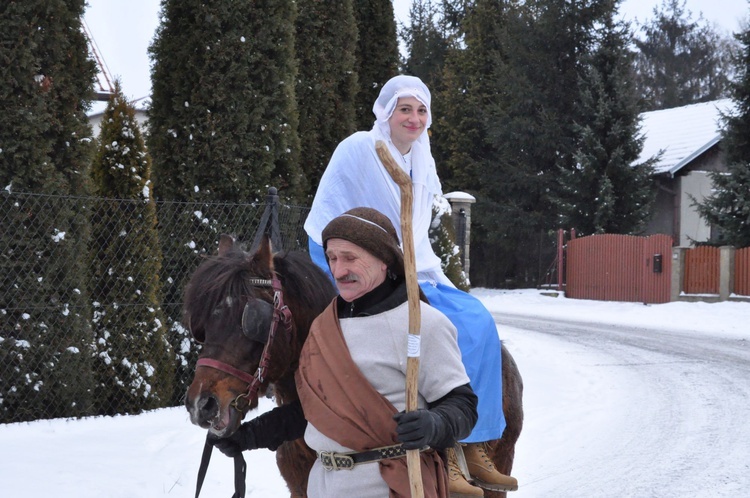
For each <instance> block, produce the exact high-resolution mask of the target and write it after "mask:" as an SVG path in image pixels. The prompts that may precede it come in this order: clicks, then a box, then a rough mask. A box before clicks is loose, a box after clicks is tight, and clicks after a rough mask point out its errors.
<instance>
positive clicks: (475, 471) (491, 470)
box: [464, 443, 518, 491]
mask: <svg viewBox="0 0 750 498" xmlns="http://www.w3.org/2000/svg"><path fill="white" fill-rule="evenodd" d="M464 455H465V456H466V465H467V467H468V468H469V474H471V478H472V479H473V480H474V482H475V483H476V485H477V486H480V487H482V488H484V489H489V490H491V491H515V490H517V489H518V481H517V480H516V478H515V477H511V476H506V475H505V474H501V473H500V472H499V471H498V470H497V469H496V468H495V464H493V463H492V460H490V457H489V456H488V455H487V449H486V447H485V443H469V444H466V445H464Z"/></svg>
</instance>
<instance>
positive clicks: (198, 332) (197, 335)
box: [185, 315, 206, 344]
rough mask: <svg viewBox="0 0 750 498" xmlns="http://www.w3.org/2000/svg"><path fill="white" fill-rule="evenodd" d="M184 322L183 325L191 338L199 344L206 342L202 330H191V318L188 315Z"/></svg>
mask: <svg viewBox="0 0 750 498" xmlns="http://www.w3.org/2000/svg"><path fill="white" fill-rule="evenodd" d="M185 321H186V324H185V325H186V327H187V329H188V332H190V335H192V336H193V338H194V339H195V340H196V341H197V342H199V343H201V344H202V343H203V342H205V340H206V333H205V331H204V330H203V329H200V330H193V323H192V318H191V317H190V315H188V316H187V319H186V320H185Z"/></svg>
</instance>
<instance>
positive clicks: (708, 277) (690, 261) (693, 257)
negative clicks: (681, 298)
mask: <svg viewBox="0 0 750 498" xmlns="http://www.w3.org/2000/svg"><path fill="white" fill-rule="evenodd" d="M720 255H721V250H720V249H719V248H718V247H711V246H700V247H694V248H692V249H688V250H687V251H685V277H684V280H683V282H682V290H683V291H684V292H685V294H718V293H719V257H720Z"/></svg>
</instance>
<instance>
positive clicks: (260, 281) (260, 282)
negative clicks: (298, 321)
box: [196, 275, 292, 411]
mask: <svg viewBox="0 0 750 498" xmlns="http://www.w3.org/2000/svg"><path fill="white" fill-rule="evenodd" d="M250 285H252V286H254V287H271V288H272V289H273V319H272V320H271V325H270V330H269V332H268V340H267V341H266V344H265V346H264V347H263V354H262V355H261V357H260V363H259V364H258V369H257V370H256V371H255V374H254V375H250V374H249V373H247V372H244V371H242V370H240V369H238V368H236V367H233V366H232V365H230V364H228V363H224V362H223V361H219V360H214V359H213V358H199V359H198V362H197V363H196V368H197V367H208V368H213V369H216V370H220V371H222V372H224V373H226V374H229V375H231V376H232V377H236V378H238V379H240V380H241V381H243V382H245V383H246V384H247V385H248V386H247V391H245V392H244V393H241V394H239V395H237V397H236V398H235V399H234V401H232V402H231V403H230V406H233V407H234V408H235V409H237V410H240V411H242V407H241V406H240V400H241V399H244V400H245V401H246V403H247V404H248V405H249V404H250V403H251V402H252V400H253V399H255V398H256V397H257V395H258V390H259V389H260V386H261V385H262V384H263V381H264V380H265V374H266V369H267V368H268V365H269V364H270V363H271V345H272V344H273V341H274V338H275V337H276V330H277V329H278V328H279V323H281V324H282V325H283V327H284V332H285V333H286V334H287V336H288V337H289V338H290V339H291V334H292V312H291V310H290V309H289V307H288V306H287V305H286V304H284V294H283V292H282V289H281V281H280V280H279V279H278V277H277V276H276V275H274V277H273V278H272V279H264V278H251V279H250Z"/></svg>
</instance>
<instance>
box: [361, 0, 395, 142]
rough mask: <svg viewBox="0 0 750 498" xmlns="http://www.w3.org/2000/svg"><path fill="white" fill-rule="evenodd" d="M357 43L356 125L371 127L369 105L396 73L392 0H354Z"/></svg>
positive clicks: (363, 128)
mask: <svg viewBox="0 0 750 498" xmlns="http://www.w3.org/2000/svg"><path fill="white" fill-rule="evenodd" d="M353 1H354V17H355V19H356V21H357V32H358V34H359V36H358V42H357V50H356V52H355V54H356V62H355V67H356V71H357V79H358V82H359V83H358V85H359V88H358V91H357V97H356V102H357V104H356V107H355V112H356V120H357V122H356V127H357V129H358V130H370V129H371V128H372V124H373V122H374V121H375V117H374V116H373V114H372V104H373V103H374V102H375V99H377V98H378V95H379V94H380V89H381V88H382V86H383V85H384V84H385V82H386V81H388V80H389V79H391V78H392V77H393V76H395V75H396V74H398V62H399V52H398V39H397V37H396V18H395V16H394V14H393V4H392V3H391V0H353Z"/></svg>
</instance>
